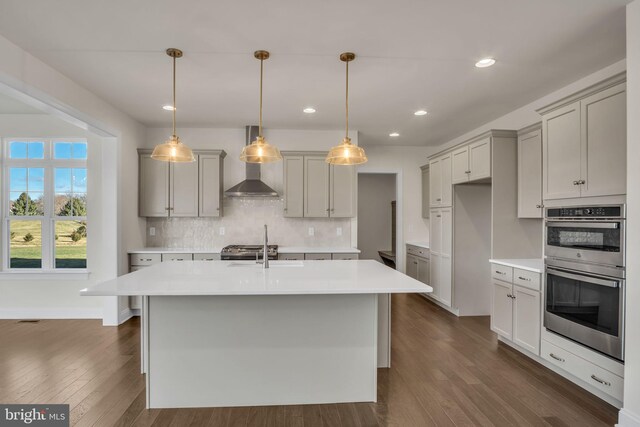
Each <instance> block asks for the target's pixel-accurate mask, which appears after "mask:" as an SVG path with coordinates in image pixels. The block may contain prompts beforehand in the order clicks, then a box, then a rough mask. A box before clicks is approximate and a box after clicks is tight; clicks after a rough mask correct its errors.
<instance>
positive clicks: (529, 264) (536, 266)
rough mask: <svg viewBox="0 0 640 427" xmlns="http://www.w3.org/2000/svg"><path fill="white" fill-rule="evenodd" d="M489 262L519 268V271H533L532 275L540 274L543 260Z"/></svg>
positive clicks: (498, 260) (495, 260)
mask: <svg viewBox="0 0 640 427" xmlns="http://www.w3.org/2000/svg"><path fill="white" fill-rule="evenodd" d="M489 262H491V263H493V264H500V265H504V266H507V267H513V268H519V269H521V270H528V271H533V272H534V273H542V272H543V271H544V260H543V259H542V258H526V259H490V260H489Z"/></svg>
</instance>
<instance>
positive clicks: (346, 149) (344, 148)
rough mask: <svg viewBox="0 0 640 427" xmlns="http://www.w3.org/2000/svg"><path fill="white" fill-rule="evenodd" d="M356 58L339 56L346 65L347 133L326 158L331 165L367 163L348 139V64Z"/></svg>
mask: <svg viewBox="0 0 640 427" xmlns="http://www.w3.org/2000/svg"><path fill="white" fill-rule="evenodd" d="M355 58H356V54H355V53H351V52H345V53H342V54H341V55H340V60H341V61H342V62H344V63H346V65H347V84H346V102H345V105H346V123H347V126H346V128H347V131H346V135H345V137H344V139H343V140H342V143H341V144H340V145H336V146H335V147H333V148H331V150H330V151H329V154H327V158H326V159H325V160H326V162H327V163H330V164H332V165H359V164H362V163H366V162H367V156H366V155H365V153H364V150H363V149H362V148H361V147H358V146H357V145H353V144H352V143H351V138H349V62H351V61H353V60H354V59H355Z"/></svg>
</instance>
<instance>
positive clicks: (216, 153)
mask: <svg viewBox="0 0 640 427" xmlns="http://www.w3.org/2000/svg"><path fill="white" fill-rule="evenodd" d="M152 152H153V149H152V148H138V155H140V154H151V153H152ZM193 154H211V155H214V156H220V158H222V159H224V158H225V157H227V152H226V151H224V150H193Z"/></svg>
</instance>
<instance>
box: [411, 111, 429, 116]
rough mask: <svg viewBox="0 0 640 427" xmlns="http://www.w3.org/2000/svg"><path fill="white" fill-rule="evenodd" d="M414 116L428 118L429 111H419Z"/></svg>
mask: <svg viewBox="0 0 640 427" xmlns="http://www.w3.org/2000/svg"><path fill="white" fill-rule="evenodd" d="M413 114H414V115H416V116H426V115H427V110H418V111H416V112H415V113H413Z"/></svg>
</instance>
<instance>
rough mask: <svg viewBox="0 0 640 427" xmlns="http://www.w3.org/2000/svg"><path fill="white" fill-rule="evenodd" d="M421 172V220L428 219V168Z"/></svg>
mask: <svg viewBox="0 0 640 427" xmlns="http://www.w3.org/2000/svg"><path fill="white" fill-rule="evenodd" d="M421 172H422V218H429V203H430V199H429V194H430V192H429V168H425V169H422V170H421Z"/></svg>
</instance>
